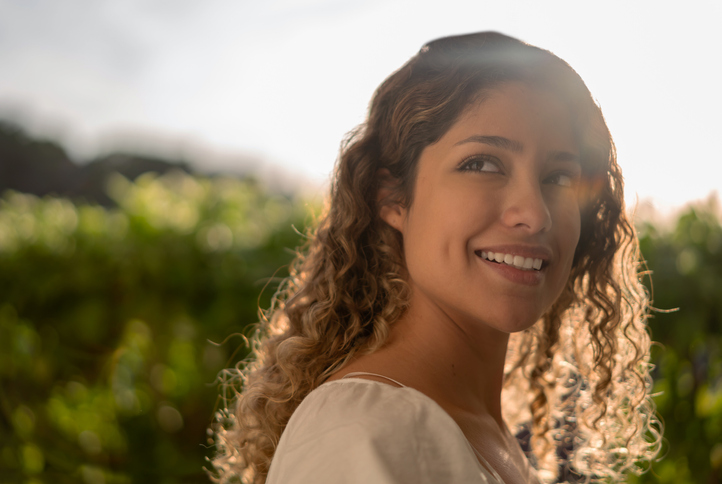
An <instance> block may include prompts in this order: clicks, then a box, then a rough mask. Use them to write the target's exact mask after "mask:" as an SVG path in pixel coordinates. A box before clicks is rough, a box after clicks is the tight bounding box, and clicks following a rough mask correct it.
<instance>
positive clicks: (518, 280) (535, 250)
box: [474, 244, 552, 286]
mask: <svg viewBox="0 0 722 484" xmlns="http://www.w3.org/2000/svg"><path fill="white" fill-rule="evenodd" d="M482 251H483V252H489V251H491V252H502V253H504V254H512V255H520V256H522V257H525V258H526V257H531V258H533V259H541V260H542V268H541V269H540V270H538V271H529V270H522V269H517V268H516V267H514V266H510V265H507V264H499V263H497V262H491V261H490V260H486V259H482V258H481V252H482ZM474 254H475V255H476V256H477V258H478V259H479V261H480V262H481V263H482V264H484V265H485V266H486V267H489V268H490V269H491V270H493V271H494V272H496V273H497V274H499V275H500V276H502V277H504V278H505V279H507V280H509V281H511V282H513V283H515V284H521V285H523V286H537V285H539V284H541V283H542V281H543V280H544V276H545V273H546V268H547V267H548V266H549V262H550V261H551V259H552V251H551V250H549V249H547V248H546V247H542V246H530V245H519V244H506V245H494V246H487V247H484V248H483V249H481V248H480V249H477V250H475V251H474Z"/></svg>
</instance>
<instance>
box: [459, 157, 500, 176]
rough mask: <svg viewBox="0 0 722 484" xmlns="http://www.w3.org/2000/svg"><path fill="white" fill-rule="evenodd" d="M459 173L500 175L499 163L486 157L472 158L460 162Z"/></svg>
mask: <svg viewBox="0 0 722 484" xmlns="http://www.w3.org/2000/svg"><path fill="white" fill-rule="evenodd" d="M459 170H460V171H476V172H486V173H501V167H500V166H499V163H498V162H497V161H496V160H495V159H492V158H488V157H474V158H470V159H467V160H465V161H464V162H462V164H461V166H460V167H459Z"/></svg>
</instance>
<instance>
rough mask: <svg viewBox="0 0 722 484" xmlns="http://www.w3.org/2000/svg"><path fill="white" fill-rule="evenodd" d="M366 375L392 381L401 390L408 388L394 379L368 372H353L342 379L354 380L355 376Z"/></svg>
mask: <svg viewBox="0 0 722 484" xmlns="http://www.w3.org/2000/svg"><path fill="white" fill-rule="evenodd" d="M364 375H366V376H377V377H379V378H383V379H385V380H389V381H392V382H394V383H396V384H397V385H398V386H400V387H401V388H406V385H404V384H403V383H399V382H397V381H396V380H394V379H393V378H389V377H387V376H384V375H379V374H378V373H369V372H367V371H353V372H351V373H347V374H346V375H344V376H343V377H342V378H341V379H342V380H344V379H346V378H353V377H355V376H364Z"/></svg>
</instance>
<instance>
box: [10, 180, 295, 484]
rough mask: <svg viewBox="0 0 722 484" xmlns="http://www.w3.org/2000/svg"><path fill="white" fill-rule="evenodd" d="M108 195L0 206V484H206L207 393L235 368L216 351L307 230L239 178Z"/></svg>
mask: <svg viewBox="0 0 722 484" xmlns="http://www.w3.org/2000/svg"><path fill="white" fill-rule="evenodd" d="M109 193H110V194H111V196H112V197H113V199H114V200H115V201H116V203H117V205H118V208H116V209H105V208H102V207H100V206H97V205H87V204H80V205H74V204H73V203H71V202H69V201H67V200H64V199H57V198H45V199H38V198H36V197H34V196H32V195H25V194H20V193H14V192H8V193H6V194H5V196H4V198H3V199H2V200H0V482H33V483H36V482H45V483H66V482H67V483H71V482H72V483H77V482H85V483H88V484H94V483H108V484H110V483H130V482H133V483H145V482H147V483H151V482H152V483H181V482H207V478H206V476H205V474H204V473H203V471H202V467H203V466H204V465H205V461H204V459H205V457H206V456H208V455H210V451H209V450H208V449H207V448H205V447H204V446H203V445H202V444H203V443H204V442H206V428H207V427H208V425H209V424H210V423H211V418H212V415H213V410H214V408H215V406H216V405H217V394H218V391H217V386H216V385H214V384H213V383H214V380H215V378H216V375H217V374H218V372H219V370H221V369H222V368H224V367H226V366H228V365H230V364H234V363H235V362H237V361H238V360H239V359H240V358H242V357H243V356H244V353H243V351H240V352H239V353H238V354H234V352H235V350H236V349H237V348H238V347H239V346H241V339H240V338H235V339H233V338H232V339H231V340H230V341H229V342H228V343H225V344H216V343H213V342H222V341H223V340H224V339H226V338H227V337H228V336H229V335H232V334H239V333H246V334H248V333H250V332H251V331H252V327H250V326H249V325H251V324H253V323H255V322H256V321H257V318H258V316H257V308H258V307H259V304H260V305H261V307H267V306H268V304H269V300H270V296H271V295H272V293H273V292H274V289H275V286H274V280H271V278H269V276H271V275H274V274H275V275H276V277H277V278H278V277H283V276H285V275H287V272H286V269H285V267H283V266H284V265H287V264H288V263H289V262H290V260H291V259H292V257H293V253H292V251H291V250H289V248H290V249H292V248H295V247H296V246H298V245H299V243H300V242H301V240H300V237H299V235H298V233H297V232H295V231H294V229H293V226H295V227H298V228H299V229H301V230H303V225H304V223H305V221H306V215H305V213H304V212H305V210H306V209H305V208H304V207H303V206H302V204H299V203H298V202H297V201H294V200H292V199H290V198H288V197H283V196H274V195H272V194H270V193H269V192H268V191H267V190H265V189H264V188H263V187H261V186H259V185H258V184H257V183H254V182H253V181H248V180H246V181H239V180H236V179H226V178H217V179H212V180H208V179H198V178H193V177H190V176H188V175H186V174H184V173H181V172H171V173H169V174H166V175H164V176H162V177H157V176H155V175H152V174H148V175H143V176H142V177H140V178H139V179H137V180H136V182H135V183H132V182H129V181H128V180H126V179H125V178H123V177H121V176H120V175H118V176H116V177H114V178H112V179H111V182H110V184H109ZM279 268H281V269H280V270H279ZM266 284H269V285H270V286H272V287H269V288H267V289H266V290H265V291H263V297H262V298H260V299H259V293H261V292H262V290H263V288H264V286H265V285H266Z"/></svg>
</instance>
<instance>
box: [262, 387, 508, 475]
mask: <svg viewBox="0 0 722 484" xmlns="http://www.w3.org/2000/svg"><path fill="white" fill-rule="evenodd" d="M347 376H352V374H349V375H347ZM378 376H381V375H378ZM392 381H393V380H392ZM395 383H397V384H399V385H401V384H400V383H398V382H395ZM480 460H481V461H482V462H484V464H485V465H487V467H488V468H489V469H490V470H491V472H490V471H488V470H487V469H485V468H484V466H483V465H482V464H481V462H480ZM492 473H493V474H492ZM361 483H364V484H366V483H373V484H412V483H413V484H439V483H443V484H456V483H459V484H462V483H463V484H503V481H502V480H501V478H500V477H499V475H498V474H497V473H496V472H495V471H494V470H493V469H492V468H491V467H490V466H488V464H486V461H484V459H483V457H482V456H481V455H479V454H478V453H476V452H475V451H474V449H473V448H472V447H471V445H470V444H469V441H468V440H467V439H466V437H465V436H464V434H463V432H462V431H461V429H460V428H459V426H458V425H457V424H456V422H455V421H454V420H453V419H452V418H451V417H450V416H449V414H447V413H446V412H445V411H444V410H443V409H442V408H441V407H440V406H439V405H438V404H437V403H436V402H435V401H433V400H432V399H431V398H429V397H427V396H426V395H424V394H423V393H421V392H419V391H417V390H414V389H413V388H410V387H404V386H401V388H398V387H394V386H391V385H388V384H386V383H381V382H378V381H373V380H367V379H361V378H345V379H341V380H335V381H332V382H328V383H324V384H323V385H321V386H319V387H318V388H316V389H315V390H314V391H312V392H311V393H309V394H308V396H307V397H306V398H305V399H304V400H303V401H302V402H301V404H300V405H299V406H298V408H297V409H296V411H295V412H294V413H293V415H292V416H291V419H290V420H289V421H288V425H287V426H286V429H285V430H284V432H283V434H282V435H281V439H280V441H279V442H278V447H277V448H276V452H275V454H274V456H273V460H272V461H271V468H270V470H269V472H268V478H267V480H266V484H361Z"/></svg>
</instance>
